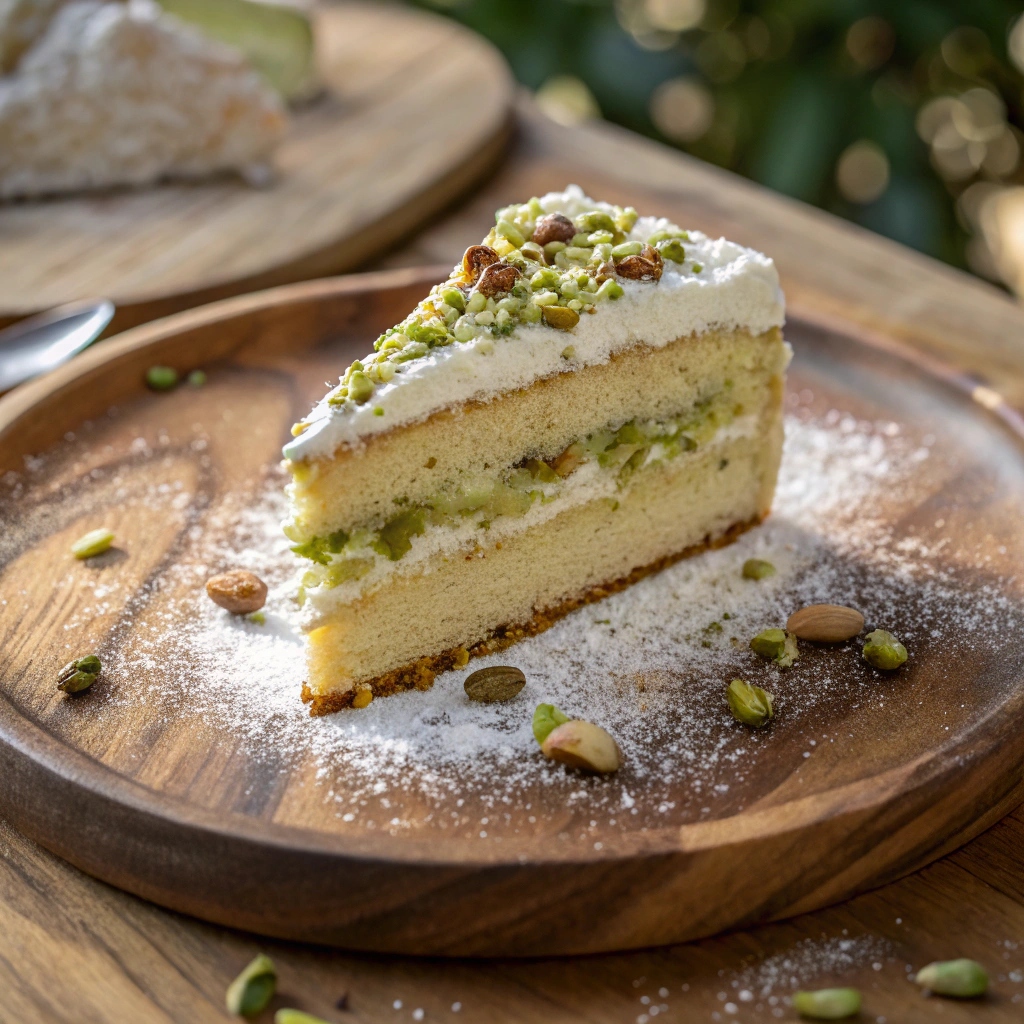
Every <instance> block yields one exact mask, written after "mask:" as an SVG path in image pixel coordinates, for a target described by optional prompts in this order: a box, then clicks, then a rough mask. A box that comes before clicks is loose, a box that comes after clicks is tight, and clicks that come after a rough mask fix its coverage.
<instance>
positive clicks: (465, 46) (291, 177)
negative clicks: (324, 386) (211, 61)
mask: <svg viewBox="0 0 1024 1024" xmlns="http://www.w3.org/2000/svg"><path fill="white" fill-rule="evenodd" d="M316 39H317V48H318V54H317V56H318V65H319V68H320V71H321V75H322V78H323V81H324V84H325V87H326V91H325V94H324V95H323V96H321V97H320V98H319V99H318V100H316V101H315V102H313V103H312V104H310V105H309V106H307V107H305V108H302V109H300V110H298V111H296V112H294V123H293V125H292V128H291V130H290V132H289V134H288V136H287V137H286V139H285V141H284V142H283V144H282V145H281V147H280V148H279V150H278V151H277V153H276V155H275V164H276V167H277V169H278V172H279V173H278V177H277V180H276V181H275V182H274V183H273V184H272V185H270V186H268V187H266V188H253V187H250V186H248V185H247V184H245V183H244V182H243V181H241V180H240V179H237V178H233V177H224V178H220V179H217V180H214V181H209V182H205V183H196V184H182V183H165V184H161V185H158V186H155V187H152V188H147V189H140V190H136V191H125V190H120V191H114V192H109V193H104V194H99V193H97V194H92V195H81V196H72V197H66V198H54V199H49V200H46V201H40V202H31V203H9V204H0V324H3V323H4V322H6V321H9V320H13V319H16V318H18V317H21V316H25V315H27V314H30V313H34V312H37V311H40V310H43V309H48V308H50V307H52V306H57V305H60V304H62V303H65V302H70V301H74V300H77V299H93V298H99V297H105V298H109V299H112V300H113V301H114V302H115V303H116V304H117V306H118V312H117V317H116V319H115V323H114V325H113V327H112V328H111V330H110V331H109V332H108V333H113V332H114V331H115V330H123V329H124V328H125V327H128V326H131V325H133V324H137V323H142V322H144V321H146V320H151V319H154V318H155V317H157V316H163V315H165V314H167V313H170V312H173V311H175V310H180V309H185V308H187V307H190V306H194V305H197V304H199V303H201V302H208V301H210V300H211V299H214V298H220V297H223V296H227V295H233V294H239V293H242V292H245V291H251V290H254V289H256V288H262V287H267V286H269V285H274V284H280V283H283V282H286V281H297V280H302V279H305V278H310V277H319V276H323V275H325V274H334V273H338V272H340V271H343V270H348V269H351V268H353V267H355V266H357V265H358V264H359V263H360V262H362V261H364V260H366V259H367V258H369V257H370V256H373V255H377V254H379V253H382V252H384V251H385V250H386V249H387V248H388V247H389V246H392V245H394V244H395V242H396V240H397V239H400V238H401V237H402V236H403V235H405V234H406V233H408V232H409V231H410V230H411V229H412V228H413V227H415V226H418V225H420V224H422V223H424V222H425V221H427V220H428V219H429V218H430V217H431V216H433V215H434V214H435V213H436V212H437V211H438V210H439V209H441V208H442V207H443V206H444V205H445V204H447V203H449V202H451V201H452V199H454V198H455V197H456V196H458V195H459V194H460V192H461V191H463V190H464V189H465V188H467V187H468V186H469V185H470V184H472V183H473V182H475V181H477V180H478V179H479V178H480V177H481V176H482V175H483V174H484V173H486V172H487V170H489V169H490V168H491V167H492V166H493V165H494V163H495V161H496V159H497V158H498V157H499V155H500V153H501V150H502V147H503V145H504V143H505V141H506V139H507V135H508V127H509V116H510V104H511V101H512V88H513V86H512V82H511V79H510V76H509V73H508V70H507V68H506V66H505V64H504V62H503V61H502V59H501V57H500V55H499V54H498V53H497V51H496V50H494V49H493V48H492V47H491V46H490V45H489V44H488V43H486V42H485V41H484V40H483V39H481V38H480V37H478V36H475V35H473V34H472V33H470V32H468V31H466V30H464V29H462V28H460V27H459V26H457V25H455V24H454V23H452V22H450V21H447V20H445V19H442V18H438V17H435V16H431V15H429V14H425V13H420V12H416V11H412V10H409V9H406V8H402V7H399V6H397V5H390V4H387V5H384V4H371V3H365V4H357V3H344V4H339V5H337V6H331V7H323V8H320V9H318V13H317V17H316Z"/></svg>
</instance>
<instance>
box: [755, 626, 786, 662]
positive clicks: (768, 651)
mask: <svg viewBox="0 0 1024 1024" xmlns="http://www.w3.org/2000/svg"><path fill="white" fill-rule="evenodd" d="M750 649H751V650H752V651H753V652H754V653H755V654H756V655H758V657H761V658H765V659H766V660H767V661H774V660H775V659H776V658H777V657H779V655H781V654H782V653H783V651H785V649H786V631H785V630H784V629H765V630H763V631H762V632H760V633H758V634H757V636H755V637H754V638H753V640H751V641H750Z"/></svg>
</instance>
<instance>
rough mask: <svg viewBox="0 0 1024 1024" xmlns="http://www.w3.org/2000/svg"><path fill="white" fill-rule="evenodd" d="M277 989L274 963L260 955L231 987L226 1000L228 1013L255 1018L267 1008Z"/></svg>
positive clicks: (267, 957) (264, 955)
mask: <svg viewBox="0 0 1024 1024" xmlns="http://www.w3.org/2000/svg"><path fill="white" fill-rule="evenodd" d="M276 989H277V970H276V969H275V967H274V961H273V960H271V959H270V957H269V956H267V955H266V954H265V953H260V955H259V956H257V957H255V958H254V959H253V960H252V961H251V963H249V965H248V966H247V967H246V968H245V969H244V970H243V971H242V973H241V974H239V975H238V977H237V978H235V980H234V981H233V982H231V984H230V985H228V991H227V994H226V996H225V998H224V1002H225V1004H226V1005H227V1008H228V1013H233V1014H236V1015H238V1016H241V1017H253V1016H255V1015H256V1014H257V1013H259V1012H260V1011H261V1010H263V1009H264V1007H266V1005H267V1003H269V1002H270V1000H271V999H272V998H273V997H274V992H275V991H276Z"/></svg>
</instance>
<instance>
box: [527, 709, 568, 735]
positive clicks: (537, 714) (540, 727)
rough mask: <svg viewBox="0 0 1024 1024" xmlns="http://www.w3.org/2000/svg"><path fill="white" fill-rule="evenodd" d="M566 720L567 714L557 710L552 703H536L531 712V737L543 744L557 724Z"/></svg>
mask: <svg viewBox="0 0 1024 1024" xmlns="http://www.w3.org/2000/svg"><path fill="white" fill-rule="evenodd" d="M568 721H569V716H568V715H566V714H563V713H562V712H561V711H559V710H558V708H556V707H555V705H554V704H538V705H537V710H536V711H534V713H533V738H534V739H535V740H536V741H537V742H538V743H540V744H542V745H543V743H544V741H545V740H546V739H547V738H548V736H550V735H551V733H552V732H554V731H555V729H557V728H558V726H560V725H563V724H564V723H565V722H568Z"/></svg>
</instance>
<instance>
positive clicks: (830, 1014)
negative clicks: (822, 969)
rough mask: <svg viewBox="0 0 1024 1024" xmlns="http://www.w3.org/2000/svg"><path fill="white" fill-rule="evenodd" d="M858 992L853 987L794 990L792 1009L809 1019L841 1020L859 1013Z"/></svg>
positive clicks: (859, 1001)
mask: <svg viewBox="0 0 1024 1024" xmlns="http://www.w3.org/2000/svg"><path fill="white" fill-rule="evenodd" d="M860 1003H861V1000H860V992H858V991H857V990H856V989H855V988H821V989H818V990H817V991H816V992H794V993H793V1009H794V1010H796V1012H797V1013H799V1014H800V1016H801V1017H807V1018H809V1019H810V1020H842V1019H843V1018H844V1017H852V1016H853V1015H854V1014H855V1013H860Z"/></svg>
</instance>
